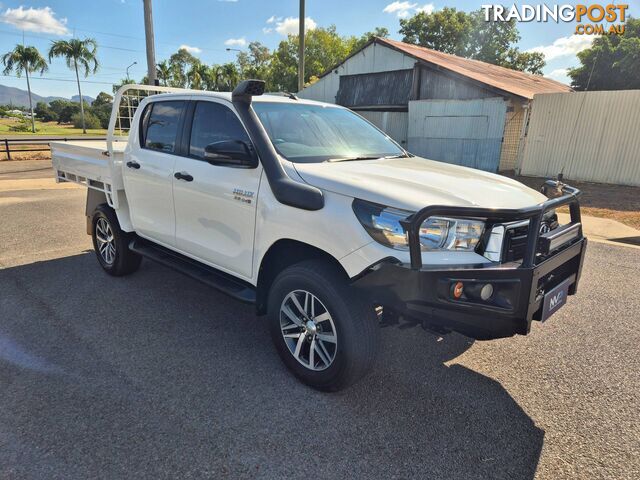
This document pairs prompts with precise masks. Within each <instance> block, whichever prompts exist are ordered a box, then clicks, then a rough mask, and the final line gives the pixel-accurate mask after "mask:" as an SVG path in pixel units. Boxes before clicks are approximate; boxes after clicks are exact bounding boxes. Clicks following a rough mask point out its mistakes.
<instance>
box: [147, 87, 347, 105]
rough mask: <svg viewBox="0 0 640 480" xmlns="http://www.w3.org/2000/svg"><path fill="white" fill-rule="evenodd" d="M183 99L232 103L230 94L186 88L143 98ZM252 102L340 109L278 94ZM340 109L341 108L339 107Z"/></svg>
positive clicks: (157, 99) (270, 93)
mask: <svg viewBox="0 0 640 480" xmlns="http://www.w3.org/2000/svg"><path fill="white" fill-rule="evenodd" d="M174 97H176V98H183V97H194V99H196V100H197V98H196V97H200V98H201V97H210V98H218V99H220V100H226V101H227V102H230V103H231V102H232V101H233V99H232V96H231V92H214V91H210V90H193V89H187V88H181V89H178V88H176V89H174V90H173V91H166V92H159V93H156V94H153V95H149V96H148V97H145V98H149V101H150V102H151V101H153V102H155V101H161V100H167V99H168V98H174ZM251 101H252V102H255V103H263V102H268V103H291V104H294V105H301V104H304V105H322V106H324V107H340V105H335V104H332V103H324V102H317V101H315V100H308V99H306V98H300V97H298V98H297V99H292V98H289V97H288V96H287V95H283V94H281V93H278V92H275V93H274V92H267V93H264V94H262V95H256V96H253V97H252V98H251ZM341 108H342V107H341Z"/></svg>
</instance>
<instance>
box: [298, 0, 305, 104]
mask: <svg viewBox="0 0 640 480" xmlns="http://www.w3.org/2000/svg"><path fill="white" fill-rule="evenodd" d="M298 23H299V26H300V31H299V32H298V92H300V91H302V89H303V88H304V0H300V21H299V22H298Z"/></svg>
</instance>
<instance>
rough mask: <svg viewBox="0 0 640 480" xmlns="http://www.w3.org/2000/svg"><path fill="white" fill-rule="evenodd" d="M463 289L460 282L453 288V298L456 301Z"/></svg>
mask: <svg viewBox="0 0 640 480" xmlns="http://www.w3.org/2000/svg"><path fill="white" fill-rule="evenodd" d="M463 289H464V285H463V283H462V282H458V283H456V284H455V285H454V286H453V292H452V293H453V298H455V299H456V300H457V299H459V298H460V297H461V296H462V290H463Z"/></svg>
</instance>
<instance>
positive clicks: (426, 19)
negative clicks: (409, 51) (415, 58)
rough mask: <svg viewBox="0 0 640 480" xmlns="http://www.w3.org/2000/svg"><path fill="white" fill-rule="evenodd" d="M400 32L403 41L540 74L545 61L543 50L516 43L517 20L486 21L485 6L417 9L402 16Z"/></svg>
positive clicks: (518, 37) (517, 39) (518, 38)
mask: <svg viewBox="0 0 640 480" xmlns="http://www.w3.org/2000/svg"><path fill="white" fill-rule="evenodd" d="M400 33H401V34H402V35H403V36H404V37H403V39H402V41H403V42H407V43H412V44H415V45H421V46H423V47H427V48H431V49H433V50H438V51H440V52H445V53H450V54H453V55H458V56H460V57H465V58H473V59H475V60H480V61H483V62H487V63H492V64H494V65H500V66H502V67H507V68H512V69H514V70H521V71H527V72H529V73H534V74H538V75H539V74H542V68H543V67H544V65H545V61H544V55H543V54H541V53H538V52H520V50H519V49H518V48H517V47H516V46H515V44H516V43H517V42H518V41H519V40H520V34H519V32H518V28H517V26H516V23H515V20H511V21H508V22H494V21H486V20H485V17H484V12H483V11H482V10H478V11H474V12H469V13H467V12H463V11H459V10H456V9H455V8H452V7H444V8H443V9H442V10H437V11H434V12H432V13H427V12H418V13H417V14H416V15H414V16H413V17H411V18H407V19H401V20H400Z"/></svg>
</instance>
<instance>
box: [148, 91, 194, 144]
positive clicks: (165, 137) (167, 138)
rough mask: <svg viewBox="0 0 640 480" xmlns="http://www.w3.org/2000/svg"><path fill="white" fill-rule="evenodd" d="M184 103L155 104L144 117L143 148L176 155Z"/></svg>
mask: <svg viewBox="0 0 640 480" xmlns="http://www.w3.org/2000/svg"><path fill="white" fill-rule="evenodd" d="M184 103H185V102H183V101H171V102H154V103H152V104H151V105H149V107H147V110H146V111H145V112H144V115H143V116H142V122H143V123H142V125H143V129H142V133H143V135H142V137H141V143H142V147H143V148H148V149H150V150H158V151H160V152H166V153H174V152H175V150H176V140H177V136H178V125H179V123H180V114H181V113H182V109H183V108H184Z"/></svg>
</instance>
